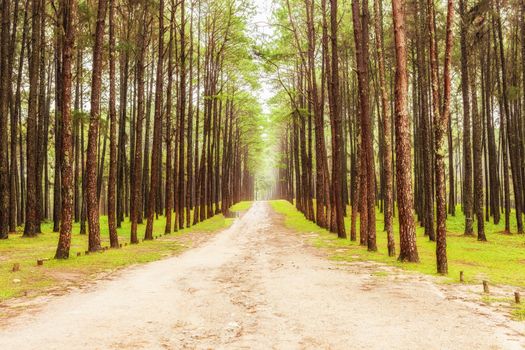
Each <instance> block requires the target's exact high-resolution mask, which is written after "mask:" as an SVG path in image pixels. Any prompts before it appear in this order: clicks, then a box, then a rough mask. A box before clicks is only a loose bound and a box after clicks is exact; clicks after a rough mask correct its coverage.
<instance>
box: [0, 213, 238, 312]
mask: <svg viewBox="0 0 525 350" xmlns="http://www.w3.org/2000/svg"><path fill="white" fill-rule="evenodd" d="M232 224H233V222H232ZM230 227H231V225H230ZM228 229H229V227H225V228H223V229H219V230H216V231H211V232H207V231H194V232H188V233H184V234H182V235H179V236H177V235H164V236H162V237H159V240H166V241H172V242H176V243H177V244H178V245H179V246H180V249H177V250H172V251H171V252H170V254H167V255H164V256H162V257H161V258H160V259H157V260H154V261H159V260H165V259H169V258H171V257H174V256H179V255H181V254H183V253H184V252H186V251H188V250H190V249H194V248H197V247H199V246H201V245H202V244H204V243H205V242H207V241H209V240H210V239H211V238H212V237H214V236H216V235H217V234H219V233H220V232H222V231H224V230H228ZM154 261H150V262H146V263H135V264H131V265H126V266H120V267H116V268H113V269H107V270H104V271H99V272H96V273H91V272H90V271H85V272H81V271H79V272H63V271H52V272H50V273H51V274H53V277H55V278H56V279H57V280H58V282H57V283H56V284H55V285H53V286H52V287H48V288H43V289H40V290H34V291H32V292H33V293H27V292H26V294H25V295H23V296H18V297H14V298H9V299H6V300H4V301H0V320H1V321H6V320H9V319H12V318H15V317H17V316H19V315H20V314H22V313H24V312H35V311H38V310H39V309H41V307H42V306H44V305H45V304H46V303H48V302H49V301H50V300H52V299H54V298H58V297H60V296H63V295H66V294H69V293H71V292H74V291H89V290H92V289H94V288H95V287H96V286H97V285H98V283H100V282H102V281H110V280H113V279H116V278H118V277H119V276H120V275H121V274H122V273H123V272H125V271H129V270H133V269H136V268H138V267H140V266H143V265H145V264H149V263H152V262H154Z"/></svg>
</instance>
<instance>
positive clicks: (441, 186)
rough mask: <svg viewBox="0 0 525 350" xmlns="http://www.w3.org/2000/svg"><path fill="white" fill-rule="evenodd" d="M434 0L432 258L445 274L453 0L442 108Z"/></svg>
mask: <svg viewBox="0 0 525 350" xmlns="http://www.w3.org/2000/svg"><path fill="white" fill-rule="evenodd" d="M433 1H434V0H428V26H429V28H428V29H429V34H430V41H429V47H430V67H431V68H430V70H431V74H430V77H431V87H432V107H433V108H432V110H433V114H434V132H435V150H434V152H435V157H436V207H437V210H436V212H437V216H436V218H437V231H436V233H437V234H436V243H437V244H436V259H437V271H438V273H441V274H446V273H448V264H447V252H446V234H447V232H446V220H447V211H446V206H447V204H446V193H445V192H446V184H445V157H446V149H445V136H446V135H447V132H448V126H449V123H448V119H449V118H450V89H451V87H450V85H451V84H450V61H451V53H452V40H453V37H452V25H453V23H452V21H453V17H454V3H453V0H448V1H447V25H446V33H447V34H446V46H445V64H444V67H443V85H444V88H443V109H442V110H441V108H440V94H439V81H438V73H439V69H438V54H437V51H436V48H437V44H436V33H435V23H434V19H435V10H434V3H433Z"/></svg>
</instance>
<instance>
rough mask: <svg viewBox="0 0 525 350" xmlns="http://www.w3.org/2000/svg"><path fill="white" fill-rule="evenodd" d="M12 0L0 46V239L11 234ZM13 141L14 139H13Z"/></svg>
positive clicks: (4, 18)
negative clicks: (9, 152)
mask: <svg viewBox="0 0 525 350" xmlns="http://www.w3.org/2000/svg"><path fill="white" fill-rule="evenodd" d="M10 3H11V0H3V1H2V32H1V46H0V69H1V71H0V77H1V80H2V82H1V91H0V148H1V149H2V151H0V239H6V238H7V237H8V234H9V210H10V206H9V193H10V189H9V187H10V186H9V157H8V156H9V154H8V152H7V150H8V133H7V125H8V123H7V120H8V116H9V99H10V93H9V92H10V91H11V88H10V86H11V80H10V79H9V77H10V74H9V67H8V55H9V53H8V51H9V16H10V13H9V9H10ZM11 142H13V140H11Z"/></svg>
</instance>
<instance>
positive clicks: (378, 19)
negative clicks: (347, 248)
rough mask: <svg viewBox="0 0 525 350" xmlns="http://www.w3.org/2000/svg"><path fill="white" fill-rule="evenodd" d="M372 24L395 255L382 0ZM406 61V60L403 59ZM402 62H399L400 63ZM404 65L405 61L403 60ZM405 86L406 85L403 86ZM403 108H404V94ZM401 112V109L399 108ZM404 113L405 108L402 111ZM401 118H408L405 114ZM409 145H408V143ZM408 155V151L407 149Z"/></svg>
mask: <svg viewBox="0 0 525 350" xmlns="http://www.w3.org/2000/svg"><path fill="white" fill-rule="evenodd" d="M374 15H375V18H374V24H375V40H376V50H377V57H378V61H379V62H378V63H379V85H380V87H379V89H380V92H381V114H382V118H383V172H384V173H383V176H384V187H385V188H384V203H385V204H384V217H385V230H386V232H387V239H388V255H389V256H395V255H396V245H395V241H394V231H393V227H392V207H393V196H392V187H393V186H392V144H391V143H390V140H391V137H392V135H391V130H392V126H391V122H390V108H389V102H388V96H387V92H386V88H387V86H386V79H385V57H384V50H383V16H382V1H381V0H375V1H374ZM405 61H406V60H405ZM402 63H403V62H400V64H402ZM405 66H406V62H405ZM400 74H404V75H405V79H406V67H405V71H404V72H400ZM405 88H406V87H405ZM401 102H402V103H405V109H406V96H404V102H403V101H401ZM401 113H403V111H402V110H401ZM404 113H405V114H406V110H405V111H404ZM402 118H408V116H407V115H404V116H402ZM408 146H409V147H410V145H408ZM409 156H410V151H409ZM407 163H408V165H410V164H411V160H410V159H409V160H408V162H407Z"/></svg>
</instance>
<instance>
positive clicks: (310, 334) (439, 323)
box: [0, 202, 525, 349]
mask: <svg viewBox="0 0 525 350" xmlns="http://www.w3.org/2000/svg"><path fill="white" fill-rule="evenodd" d="M310 238H311V237H309V236H308V235H305V234H298V232H296V231H292V230H290V229H287V228H285V226H284V220H283V217H282V216H281V215H278V214H276V213H275V212H274V211H273V210H272V209H271V207H270V205H269V204H268V203H264V202H257V203H255V204H254V205H253V206H252V208H251V209H250V210H249V211H248V212H247V213H246V214H244V215H243V216H242V217H241V218H240V219H238V220H236V221H235V223H234V224H233V225H232V226H231V227H230V228H229V229H227V230H224V231H222V232H221V233H219V234H217V235H215V236H214V237H212V238H211V239H209V240H207V241H206V242H204V243H203V244H201V245H200V246H199V247H197V248H195V249H191V250H188V251H186V252H184V253H182V254H181V255H180V256H177V257H171V258H167V259H164V260H161V261H157V262H152V263H150V264H147V265H141V266H135V267H132V268H129V269H126V270H122V271H120V272H119V273H117V274H115V275H113V276H112V277H111V278H110V279H106V280H101V281H99V282H97V283H95V284H94V285H92V286H91V287H89V288H87V289H83V290H75V291H72V292H70V293H69V294H67V295H64V296H60V297H49V298H48V300H44V301H43V302H42V304H41V305H40V307H39V308H38V310H34V311H33V312H31V313H29V312H26V313H23V314H21V315H19V316H17V317H14V318H11V319H9V320H8V322H7V323H8V324H7V326H3V327H2V328H1V330H0V344H2V349H35V348H39V349H63V348H75V349H240V348H243V349H244V348H246V349H348V348H352V349H386V348H388V349H421V348H425V349H523V348H524V347H525V325H524V324H523V323H519V322H515V321H512V320H510V319H509V317H508V315H506V314H505V313H503V312H500V311H498V310H497V308H494V307H489V306H486V305H484V304H483V303H480V302H479V297H480V296H479V295H477V294H475V293H468V291H466V290H465V289H463V288H459V287H457V286H456V285H451V284H442V283H436V280H435V277H433V276H427V275H422V274H419V273H407V272H406V271H403V270H401V269H399V268H396V267H392V266H387V265H384V264H379V263H374V262H362V261H354V262H341V261H334V260H330V259H328V258H327V257H328V254H327V252H326V251H325V249H319V248H317V247H313V246H312V245H311V243H310Z"/></svg>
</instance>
